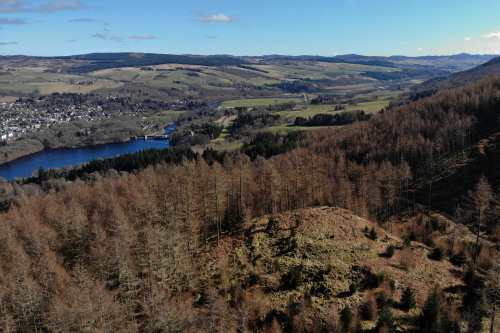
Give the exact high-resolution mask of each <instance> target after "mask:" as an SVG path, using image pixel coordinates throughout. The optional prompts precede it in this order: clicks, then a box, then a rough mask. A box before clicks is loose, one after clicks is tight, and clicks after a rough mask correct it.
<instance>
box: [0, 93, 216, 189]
mask: <svg viewBox="0 0 500 333" xmlns="http://www.w3.org/2000/svg"><path fill="white" fill-rule="evenodd" d="M219 104H220V103H219V102H216V103H213V104H210V105H209V106H208V107H207V108H206V109H204V110H202V111H201V112H200V113H201V114H202V115H204V114H205V113H207V111H208V110H211V109H213V108H215V107H217V106H219ZM174 129H175V124H172V125H170V126H168V127H166V128H165V134H166V135H170V134H171V133H172V132H173V131H174ZM168 147H170V143H169V141H168V140H152V139H149V140H148V141H144V140H142V139H138V140H131V141H127V142H120V143H109V144H104V145H97V146H88V147H81V148H61V149H48V150H42V151H41V152H38V153H35V154H31V155H28V156H25V157H21V158H19V159H16V160H14V161H12V162H9V163H6V164H2V165H0V177H4V178H6V179H7V180H14V179H15V178H25V177H29V175H30V174H31V173H32V172H33V171H35V170H38V169H39V168H40V167H43V168H44V169H45V170H47V169H54V168H61V167H63V166H67V165H76V164H78V163H84V162H89V161H91V160H93V159H96V158H100V157H101V158H106V157H113V156H116V155H121V154H127V153H135V152H136V151H139V150H143V149H147V148H168Z"/></svg>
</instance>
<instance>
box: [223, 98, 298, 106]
mask: <svg viewBox="0 0 500 333" xmlns="http://www.w3.org/2000/svg"><path fill="white" fill-rule="evenodd" d="M303 101H304V100H303V99H302V98H283V97H280V98H253V99H236V100H232V101H226V102H223V103H222V104H221V106H223V107H228V108H235V107H245V106H246V107H254V106H267V105H278V104H283V103H288V102H295V103H301V102H303Z"/></svg>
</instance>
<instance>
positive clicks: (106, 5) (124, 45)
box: [0, 0, 500, 56]
mask: <svg viewBox="0 0 500 333" xmlns="http://www.w3.org/2000/svg"><path fill="white" fill-rule="evenodd" d="M499 13H500V1H498V0H309V1H295V0H288V1H284V0H251V1H248V0H231V1H229V0H177V1H172V0H142V1H136V0H99V1H97V0H0V55H16V54H24V55H33V56H60V55H76V54H85V53H93V52H144V53H146V52H150V53H166V54H199V55H209V54H212V55H213V54H231V55H237V56H243V55H249V56H259V55H270V54H283V55H321V56H334V55H338V54H361V55H369V56H390V55H405V56H423V55H449V54H458V53H471V54H500V16H499Z"/></svg>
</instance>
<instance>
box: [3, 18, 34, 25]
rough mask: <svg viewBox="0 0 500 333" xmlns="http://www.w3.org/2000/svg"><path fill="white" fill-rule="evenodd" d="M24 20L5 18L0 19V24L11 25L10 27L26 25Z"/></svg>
mask: <svg viewBox="0 0 500 333" xmlns="http://www.w3.org/2000/svg"><path fill="white" fill-rule="evenodd" d="M27 23H28V22H26V21H25V20H22V19H12V20H9V19H6V18H0V24H12V25H21V24H27Z"/></svg>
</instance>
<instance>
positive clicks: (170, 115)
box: [145, 110, 186, 121]
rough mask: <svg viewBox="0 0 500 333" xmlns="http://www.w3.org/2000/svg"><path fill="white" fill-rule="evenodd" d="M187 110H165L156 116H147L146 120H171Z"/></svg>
mask: <svg viewBox="0 0 500 333" xmlns="http://www.w3.org/2000/svg"><path fill="white" fill-rule="evenodd" d="M184 112H186V111H172V110H169V111H163V112H161V113H159V114H155V115H154V116H150V117H146V118H145V120H156V121H158V120H169V119H175V118H177V117H178V116H180V115H181V114H183V113H184Z"/></svg>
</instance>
